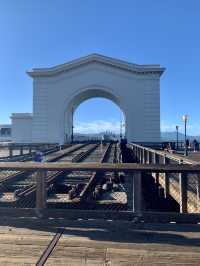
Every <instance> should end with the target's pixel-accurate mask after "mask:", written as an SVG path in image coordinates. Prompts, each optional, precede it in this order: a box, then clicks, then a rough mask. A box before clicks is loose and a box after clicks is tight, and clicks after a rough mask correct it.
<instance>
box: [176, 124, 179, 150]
mask: <svg viewBox="0 0 200 266" xmlns="http://www.w3.org/2000/svg"><path fill="white" fill-rule="evenodd" d="M178 129H179V126H176V149H177V150H178Z"/></svg>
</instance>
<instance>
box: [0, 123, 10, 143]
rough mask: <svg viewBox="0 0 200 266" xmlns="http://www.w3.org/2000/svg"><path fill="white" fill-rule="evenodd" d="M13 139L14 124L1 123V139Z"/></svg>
mask: <svg viewBox="0 0 200 266" xmlns="http://www.w3.org/2000/svg"><path fill="white" fill-rule="evenodd" d="M11 140H12V126H11V125H7V124H4V125H0V141H11Z"/></svg>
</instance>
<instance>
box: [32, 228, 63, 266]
mask: <svg viewBox="0 0 200 266" xmlns="http://www.w3.org/2000/svg"><path fill="white" fill-rule="evenodd" d="M63 231H64V229H61V228H59V229H58V232H57V233H56V234H55V235H54V237H53V238H52V240H51V242H50V243H49V245H48V246H47V248H46V249H45V250H44V252H43V253H42V255H41V257H40V258H39V260H38V261H37V263H36V266H43V265H45V262H46V261H47V260H48V258H49V256H50V254H51V253H52V251H53V250H54V248H55V246H56V245H57V243H58V241H59V239H60V237H61V236H62V234H63Z"/></svg>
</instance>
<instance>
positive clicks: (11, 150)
mask: <svg viewBox="0 0 200 266" xmlns="http://www.w3.org/2000/svg"><path fill="white" fill-rule="evenodd" d="M9 156H10V157H12V156H13V148H12V147H9Z"/></svg>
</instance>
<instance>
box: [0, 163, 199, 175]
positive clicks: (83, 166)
mask: <svg viewBox="0 0 200 266" xmlns="http://www.w3.org/2000/svg"><path fill="white" fill-rule="evenodd" d="M11 169H12V170H31V171H32V170H33V171H34V170H35V171H36V170H49V171H62V170H67V171H90V170H91V171H98V170H100V171H125V172H132V171H142V172H154V173H156V172H160V173H164V172H168V173H170V172H171V173H180V172H188V173H200V165H186V164H183V165H176V164H171V165H170V164H169V165H164V164H157V165H153V164H152V165H143V164H135V163H123V164H113V163H84V162H83V163H36V162H17V163H16V162H0V170H11Z"/></svg>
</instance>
